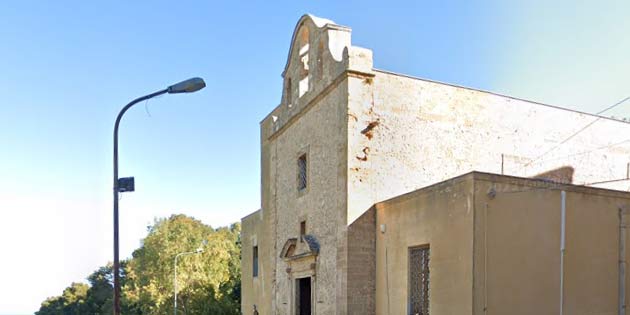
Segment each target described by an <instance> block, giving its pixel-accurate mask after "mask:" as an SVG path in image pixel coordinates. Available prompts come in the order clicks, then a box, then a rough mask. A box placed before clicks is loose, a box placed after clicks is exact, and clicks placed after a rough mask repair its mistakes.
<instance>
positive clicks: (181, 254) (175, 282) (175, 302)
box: [173, 247, 203, 315]
mask: <svg viewBox="0 0 630 315" xmlns="http://www.w3.org/2000/svg"><path fill="white" fill-rule="evenodd" d="M202 252H203V248H201V247H199V248H197V249H196V250H195V251H193V252H183V253H179V254H177V255H175V261H174V262H173V269H174V274H173V315H177V258H179V256H184V255H191V254H200V253H202Z"/></svg>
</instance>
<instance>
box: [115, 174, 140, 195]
mask: <svg viewBox="0 0 630 315" xmlns="http://www.w3.org/2000/svg"><path fill="white" fill-rule="evenodd" d="M135 188H136V185H135V181H134V178H133V177H123V178H119V179H118V192H130V191H134V190H135Z"/></svg>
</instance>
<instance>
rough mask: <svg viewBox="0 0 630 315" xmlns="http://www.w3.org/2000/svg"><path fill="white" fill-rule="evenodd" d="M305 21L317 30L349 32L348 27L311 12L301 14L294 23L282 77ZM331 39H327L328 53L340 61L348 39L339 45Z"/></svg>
mask: <svg viewBox="0 0 630 315" xmlns="http://www.w3.org/2000/svg"><path fill="white" fill-rule="evenodd" d="M307 23H312V25H313V26H315V27H316V28H317V29H318V31H319V32H323V31H325V30H337V31H344V32H348V33H349V32H350V31H351V29H350V28H349V27H346V26H341V25H338V24H336V23H335V22H333V21H332V20H329V19H324V18H320V17H317V16H314V15H312V14H304V15H302V17H301V18H300V19H299V20H298V22H297V24H296V25H295V29H294V30H293V36H292V37H291V46H289V53H288V55H287V62H286V64H285V66H284V71H282V77H284V75H285V74H286V72H287V69H288V68H289V65H290V64H291V55H292V54H293V52H294V49H295V46H296V45H297V42H298V41H299V33H300V29H301V28H302V27H303V26H305V24H307ZM332 40H333V39H331V38H329V39H328V41H329V43H328V45H327V46H328V49H329V50H330V53H331V54H332V55H333V56H334V57H335V59H337V61H341V59H342V53H343V48H345V47H346V46H349V45H350V42H349V41H348V42H347V43H345V41H344V43H341V45H340V43H331V42H330V41H332Z"/></svg>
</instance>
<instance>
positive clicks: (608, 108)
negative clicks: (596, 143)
mask: <svg viewBox="0 0 630 315" xmlns="http://www.w3.org/2000/svg"><path fill="white" fill-rule="evenodd" d="M629 99H630V96H628V97H626V98H624V99H622V100H621V101H619V102H617V103H615V104H613V105H611V106H608V107H607V108H605V109H603V110H601V111H599V112H597V113H596V114H595V115H601V114H602V113H604V112H607V111H609V110H611V109H613V108H615V107H617V106H619V105H621V104H622V103H624V102H626V101H627V100H629ZM602 118H603V117H601V116H600V117H597V118H595V120H593V121H591V122H590V123H588V124H587V125H586V126H584V127H582V128H580V130H578V131H576V132H574V133H573V134H571V135H570V136H568V137H567V138H566V139H564V140H562V141H561V142H560V143H558V144H556V145H555V146H553V147H552V148H551V149H549V150H547V151H546V152H545V153H543V154H541V155H539V156H538V157H536V158H535V159H533V160H532V161H531V162H528V163H526V164H525V165H523V167H526V166H529V165H531V164H533V163H534V162H536V161H538V160H539V159H540V158H542V157H543V156H545V155H547V154H549V153H550V152H551V151H553V150H555V149H557V148H558V147H559V146H561V145H563V144H565V143H567V142H568V141H569V140H571V139H573V138H574V137H575V136H577V135H578V134H580V133H581V132H582V131H584V130H586V129H587V128H588V127H590V126H592V125H593V124H595V123H596V122H598V121H599V120H600V119H602Z"/></svg>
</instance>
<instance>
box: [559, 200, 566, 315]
mask: <svg viewBox="0 0 630 315" xmlns="http://www.w3.org/2000/svg"><path fill="white" fill-rule="evenodd" d="M560 195H561V202H560V222H561V223H560V315H563V314H564V313H563V312H564V310H563V307H564V250H565V242H566V238H565V236H566V222H567V192H566V191H564V190H563V191H562V192H561V194H560Z"/></svg>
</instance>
